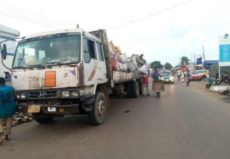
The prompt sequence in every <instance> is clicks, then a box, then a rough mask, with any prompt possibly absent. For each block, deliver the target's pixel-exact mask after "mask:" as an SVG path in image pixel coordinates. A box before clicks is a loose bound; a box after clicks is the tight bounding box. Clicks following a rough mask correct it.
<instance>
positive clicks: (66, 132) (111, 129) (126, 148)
mask: <svg viewBox="0 0 230 159" xmlns="http://www.w3.org/2000/svg"><path fill="white" fill-rule="evenodd" d="M229 98H230V97H224V96H219V95H216V94H213V93H210V92H208V91H207V90H205V88H204V85H203V84H201V83H197V82H192V83H191V84H190V86H189V87H187V86H185V84H184V83H177V82H176V83H175V84H168V85H166V90H165V92H164V93H162V96H161V98H159V99H158V98H157V97H156V96H155V95H154V94H153V93H151V96H148V97H140V98H137V99H127V98H113V99H111V107H110V114H109V118H108V120H107V121H106V123H104V124H103V125H101V126H97V127H95V126H91V125H90V124H89V123H88V122H87V118H86V117H85V116H74V117H72V116H70V117H66V118H64V119H58V120H56V121H55V122H54V123H52V124H48V125H40V124H38V123H36V122H30V123H26V124H22V125H19V126H16V127H14V128H13V132H12V136H11V140H10V141H9V142H6V143H4V144H3V145H2V146H0V158H1V159H41V158H43V159H46V158H55V159H63V158H65V159H229V158H230V151H229V150H230V124H229V123H230V104H229V103H230V100H229Z"/></svg>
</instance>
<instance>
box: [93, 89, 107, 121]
mask: <svg viewBox="0 0 230 159" xmlns="http://www.w3.org/2000/svg"><path fill="white" fill-rule="evenodd" d="M107 115H108V101H107V99H106V96H105V94H104V93H102V92H98V93H97V94H96V97H95V102H94V103H93V110H92V111H90V112H89V114H88V118H89V121H90V122H91V123H92V124H93V125H100V124H102V123H104V122H105V120H106V119H107Z"/></svg>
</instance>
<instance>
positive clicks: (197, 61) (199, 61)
mask: <svg viewBox="0 0 230 159" xmlns="http://www.w3.org/2000/svg"><path fill="white" fill-rule="evenodd" d="M196 64H197V65H200V64H202V57H199V58H197V59H196Z"/></svg>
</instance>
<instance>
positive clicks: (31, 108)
mask: <svg viewBox="0 0 230 159" xmlns="http://www.w3.org/2000/svg"><path fill="white" fill-rule="evenodd" d="M17 111H20V112H25V113H32V114H36V113H43V114H60V115H61V114H62V115H65V114H77V113H79V112H80V106H79V104H68V105H47V104H39V103H36V104H28V103H19V104H17Z"/></svg>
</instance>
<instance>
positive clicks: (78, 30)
mask: <svg viewBox="0 0 230 159" xmlns="http://www.w3.org/2000/svg"><path fill="white" fill-rule="evenodd" d="M68 33H69V34H70V33H79V34H84V35H86V36H87V37H89V38H91V39H94V40H96V41H100V40H99V39H98V38H97V37H95V36H94V35H92V34H90V33H88V32H85V31H84V30H83V29H63V30H56V31H47V32H41V33H37V34H33V35H28V36H24V37H22V40H28V39H33V38H38V37H46V36H52V35H58V34H68Z"/></svg>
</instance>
